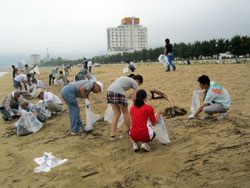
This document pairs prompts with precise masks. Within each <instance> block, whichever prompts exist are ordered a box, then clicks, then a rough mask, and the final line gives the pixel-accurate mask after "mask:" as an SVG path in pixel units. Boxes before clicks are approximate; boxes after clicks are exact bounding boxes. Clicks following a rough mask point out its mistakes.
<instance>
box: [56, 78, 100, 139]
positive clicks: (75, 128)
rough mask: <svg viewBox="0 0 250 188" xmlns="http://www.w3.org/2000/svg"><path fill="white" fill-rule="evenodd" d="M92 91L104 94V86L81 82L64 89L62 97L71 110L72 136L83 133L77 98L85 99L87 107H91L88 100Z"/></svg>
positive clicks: (92, 82) (85, 81)
mask: <svg viewBox="0 0 250 188" xmlns="http://www.w3.org/2000/svg"><path fill="white" fill-rule="evenodd" d="M91 91H92V92H93V93H99V92H103V84H102V83H101V82H94V81H89V80H81V81H77V82H72V83H70V84H68V85H67V86H65V87H63V88H62V91H61V95H62V97H63V99H64V101H65V102H66V104H67V105H68V108H69V118H70V125H71V134H72V135H75V134H77V133H80V132H82V131H81V130H82V125H83V124H82V121H81V117H80V110H79V106H78V103H77V99H76V98H77V97H79V98H83V99H84V101H85V105H86V106H87V107H89V106H90V102H89V100H88V97H89V94H90V92H91Z"/></svg>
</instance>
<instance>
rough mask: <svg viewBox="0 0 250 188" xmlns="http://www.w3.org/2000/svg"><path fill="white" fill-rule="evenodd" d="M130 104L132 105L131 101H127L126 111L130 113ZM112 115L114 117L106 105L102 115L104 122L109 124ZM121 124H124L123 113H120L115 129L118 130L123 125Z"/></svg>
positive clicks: (109, 105)
mask: <svg viewBox="0 0 250 188" xmlns="http://www.w3.org/2000/svg"><path fill="white" fill-rule="evenodd" d="M132 104H133V103H132V101H128V111H129V112H130V108H131V106H132ZM114 115H115V113H114V111H113V109H112V106H111V104H108V107H107V109H106V111H105V114H104V121H107V122H109V123H111V122H112V119H113V117H114ZM123 122H124V118H123V113H122V112H121V115H120V118H119V120H118V122H117V128H120V127H121V125H122V124H123Z"/></svg>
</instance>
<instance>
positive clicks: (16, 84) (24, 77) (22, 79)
mask: <svg viewBox="0 0 250 188" xmlns="http://www.w3.org/2000/svg"><path fill="white" fill-rule="evenodd" d="M30 78H31V75H30V74H27V75H26V74H19V75H17V76H16V77H15V78H14V87H15V88H16V89H19V88H20V90H22V85H21V82H23V84H24V88H25V90H27V86H26V84H29V82H28V80H29V79H30Z"/></svg>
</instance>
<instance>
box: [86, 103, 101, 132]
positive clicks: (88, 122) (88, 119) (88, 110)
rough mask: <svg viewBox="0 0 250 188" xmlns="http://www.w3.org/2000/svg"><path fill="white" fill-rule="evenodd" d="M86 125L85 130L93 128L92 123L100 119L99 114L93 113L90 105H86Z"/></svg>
mask: <svg viewBox="0 0 250 188" xmlns="http://www.w3.org/2000/svg"><path fill="white" fill-rule="evenodd" d="M85 109H86V127H85V131H86V132H88V131H91V130H93V124H94V123H95V122H96V121H98V120H99V119H100V115H95V114H94V113H93V112H92V111H91V108H90V107H86V108H85Z"/></svg>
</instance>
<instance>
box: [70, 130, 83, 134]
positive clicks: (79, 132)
mask: <svg viewBox="0 0 250 188" xmlns="http://www.w3.org/2000/svg"><path fill="white" fill-rule="evenodd" d="M81 133H83V130H80V131H78V132H71V135H78V134H81Z"/></svg>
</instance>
